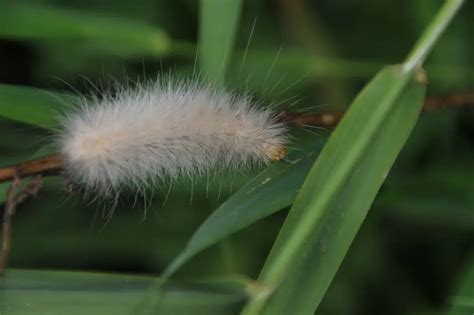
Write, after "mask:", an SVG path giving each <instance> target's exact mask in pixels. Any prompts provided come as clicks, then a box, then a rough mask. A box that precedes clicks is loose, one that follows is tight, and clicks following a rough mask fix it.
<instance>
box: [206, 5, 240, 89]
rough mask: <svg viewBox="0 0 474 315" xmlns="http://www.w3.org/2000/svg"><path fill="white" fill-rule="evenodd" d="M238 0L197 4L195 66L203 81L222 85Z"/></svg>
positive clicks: (233, 31)
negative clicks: (197, 24)
mask: <svg viewBox="0 0 474 315" xmlns="http://www.w3.org/2000/svg"><path fill="white" fill-rule="evenodd" d="M241 7H242V1H241V0H201V12H200V19H199V51H198V56H199V65H200V70H201V72H202V73H203V74H204V76H205V77H207V78H209V79H210V80H212V81H213V82H215V83H222V82H223V81H224V76H225V71H226V68H227V64H228V62H229V59H230V56H231V53H232V48H233V45H234V39H235V33H236V31H237V26H238V21H239V16H240V11H241Z"/></svg>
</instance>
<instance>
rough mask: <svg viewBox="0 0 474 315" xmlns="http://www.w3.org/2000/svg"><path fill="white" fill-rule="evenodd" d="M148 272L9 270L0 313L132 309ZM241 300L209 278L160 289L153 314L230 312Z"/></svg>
mask: <svg viewBox="0 0 474 315" xmlns="http://www.w3.org/2000/svg"><path fill="white" fill-rule="evenodd" d="M153 279H154V278H151V277H139V276H126V275H113V274H99V273H89V272H60V271H54V272H53V271H33V270H31V271H30V270H9V271H8V272H7V274H6V277H5V279H2V280H3V283H2V286H1V287H0V299H1V303H0V305H1V306H0V312H1V313H2V314H15V315H29V314H32V315H33V314H48V315H54V314H71V315H74V314H100V315H102V314H124V315H125V314H132V313H133V310H134V308H135V307H136V306H137V304H138V303H139V302H140V300H141V299H142V297H143V295H144V293H145V292H146V290H147V288H148V286H149V285H150V283H151V282H152V281H153ZM244 300H245V293H244V292H243V291H242V288H239V287H238V286H236V285H234V284H232V283H228V284H227V283H216V282H215V281H208V282H199V283H190V284H174V283H170V284H168V285H167V286H166V287H164V288H163V295H162V298H161V299H160V303H159V304H157V308H156V309H155V313H156V314H162V315H167V314H170V315H179V314H183V315H184V314H203V315H204V314H205V315H207V314H216V315H217V314H232V313H235V310H236V308H238V307H239V306H240V305H241V303H242V302H243V301H244Z"/></svg>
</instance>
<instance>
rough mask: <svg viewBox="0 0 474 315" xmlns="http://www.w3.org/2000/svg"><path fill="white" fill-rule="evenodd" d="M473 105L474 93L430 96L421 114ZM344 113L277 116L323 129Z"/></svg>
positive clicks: (293, 123) (337, 121)
mask: <svg viewBox="0 0 474 315" xmlns="http://www.w3.org/2000/svg"><path fill="white" fill-rule="evenodd" d="M473 105H474V92H464V93H453V94H449V95H445V96H431V97H428V98H427V99H426V100H425V104H424V105H423V112H426V113H431V112H434V111H437V110H442V109H446V108H459V107H466V106H473ZM342 116H344V112H323V113H306V114H302V113H293V112H283V113H281V115H280V116H279V119H280V121H281V122H284V123H287V124H289V125H290V126H294V127H306V126H317V127H323V128H333V127H335V126H336V125H337V124H338V123H339V121H340V120H341V118H342Z"/></svg>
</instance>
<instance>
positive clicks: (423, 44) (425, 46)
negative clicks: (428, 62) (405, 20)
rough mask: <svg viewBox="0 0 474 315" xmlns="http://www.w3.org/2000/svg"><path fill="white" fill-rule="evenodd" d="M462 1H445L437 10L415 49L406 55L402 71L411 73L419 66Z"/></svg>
mask: <svg viewBox="0 0 474 315" xmlns="http://www.w3.org/2000/svg"><path fill="white" fill-rule="evenodd" d="M463 3H464V0H447V1H446V2H445V3H444V5H443V6H442V7H441V9H439V11H438V14H437V15H436V17H435V18H434V19H433V21H432V22H431V23H430V25H429V26H428V27H427V28H426V30H425V32H424V33H423V34H422V35H421V37H420V39H419V40H418V41H417V42H416V44H415V47H414V48H413V49H412V51H411V52H410V53H409V54H408V57H407V58H406V59H405V62H404V65H403V70H404V71H407V72H411V71H413V69H415V68H416V67H418V66H421V65H422V64H423V62H424V61H425V59H426V56H428V54H429V53H430V51H431V49H432V48H433V46H434V44H435V43H436V42H437V41H438V39H439V37H440V36H441V34H443V32H444V30H445V29H446V27H447V26H448V25H449V23H450V22H451V20H452V19H453V18H454V16H455V15H456V13H457V12H458V11H459V9H460V8H461V6H462V4H463Z"/></svg>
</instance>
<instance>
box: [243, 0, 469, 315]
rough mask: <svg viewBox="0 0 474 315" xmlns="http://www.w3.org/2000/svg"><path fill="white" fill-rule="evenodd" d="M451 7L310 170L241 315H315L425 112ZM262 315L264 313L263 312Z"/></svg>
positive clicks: (359, 100)
mask: <svg viewBox="0 0 474 315" xmlns="http://www.w3.org/2000/svg"><path fill="white" fill-rule="evenodd" d="M462 3H463V1H462V0H450V1H446V3H445V5H444V6H442V8H441V9H440V11H439V13H438V14H437V15H436V17H435V18H434V19H433V21H432V23H431V24H430V25H429V26H428V28H427V29H426V31H425V32H424V34H423V35H422V36H421V38H420V39H419V40H418V42H417V43H416V44H415V47H414V49H413V50H412V51H411V52H410V54H409V55H408V57H407V58H406V61H405V62H404V63H403V64H401V65H399V66H392V67H386V68H385V69H383V70H382V71H380V72H379V73H378V74H377V75H376V76H375V77H374V78H373V79H372V80H371V81H370V82H369V83H368V84H367V85H366V87H365V88H364V89H363V90H362V91H361V92H360V93H359V95H358V96H357V97H356V99H355V100H354V102H353V103H352V105H351V106H350V108H349V110H348V112H347V113H346V114H345V116H344V118H343V119H342V121H341V122H340V124H339V125H338V127H337V128H336V130H335V131H334V132H333V133H332V135H331V137H330V138H329V140H328V142H327V144H326V146H325V147H324V149H323V151H322V152H321V154H320V156H319V158H318V160H317V161H316V163H315V165H314V166H313V168H312V169H311V171H310V173H309V175H308V177H307V178H306V180H305V183H304V184H303V187H302V189H301V192H300V193H299V194H298V196H297V198H296V200H295V203H294V204H293V207H292V209H291V210H290V213H289V215H288V217H287V219H286V221H285V223H284V225H283V227H282V229H281V231H280V233H279V235H278V237H277V240H276V242H275V244H274V246H273V248H272V250H271V252H270V255H269V257H268V259H267V261H266V262H265V265H264V267H263V270H262V272H261V274H260V276H259V281H260V284H261V285H262V286H263V287H265V288H266V290H262V293H261V294H260V295H259V296H255V297H254V298H253V299H252V301H251V302H250V303H249V304H248V305H247V306H246V307H245V308H244V310H243V312H242V314H245V315H256V314H262V313H263V314H272V315H275V314H289V313H291V314H308V315H310V314H313V313H314V311H315V310H316V309H317V307H318V305H319V303H320V302H321V300H322V298H323V296H324V294H325V292H326V290H327V288H328V287H329V285H330V283H331V281H332V279H333V277H334V275H335V273H336V271H337V269H338V268H339V265H340V264H341V262H342V260H343V259H344V256H345V254H346V252H347V250H348V249H349V246H350V244H351V243H352V241H353V239H354V237H355V235H356V233H357V231H358V229H359V227H360V225H361V224H362V222H363V220H364V218H365V216H366V214H367V211H368V210H369V208H370V206H371V204H372V202H373V200H374V199H375V196H376V194H377V192H378V190H379V189H380V186H381V185H382V183H383V181H384V179H385V177H386V176H387V174H388V172H389V170H390V168H391V166H392V164H393V163H394V161H395V159H396V157H397V156H398V154H399V152H400V150H401V149H402V147H403V145H404V143H405V142H406V140H407V138H408V136H409V134H410V132H411V130H412V129H413V127H414V125H415V123H416V121H417V118H418V115H419V113H420V111H421V108H422V105H423V100H424V94H425V84H426V76H425V74H424V72H423V71H422V70H421V68H420V66H421V65H422V64H423V62H424V60H425V59H426V57H427V55H428V53H429V52H430V51H431V49H432V47H433V45H434V44H435V43H436V42H437V40H438V39H439V37H440V35H441V34H442V33H443V31H444V30H445V29H446V27H447V25H448V24H449V22H450V21H451V20H452V18H453V17H454V16H455V14H456V12H457V11H458V10H459V8H460V7H461V5H462ZM262 311H263V312H262Z"/></svg>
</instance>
